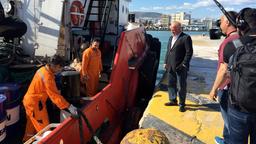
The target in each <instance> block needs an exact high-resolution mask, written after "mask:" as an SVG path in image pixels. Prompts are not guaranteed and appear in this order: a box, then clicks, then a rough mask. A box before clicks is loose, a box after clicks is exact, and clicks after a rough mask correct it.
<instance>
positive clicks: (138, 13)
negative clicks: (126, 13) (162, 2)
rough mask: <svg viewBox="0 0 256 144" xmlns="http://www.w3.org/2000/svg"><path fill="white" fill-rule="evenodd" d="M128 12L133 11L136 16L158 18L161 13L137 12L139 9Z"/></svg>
mask: <svg viewBox="0 0 256 144" xmlns="http://www.w3.org/2000/svg"><path fill="white" fill-rule="evenodd" d="M130 13H134V14H135V17H136V18H143V17H148V18H157V19H160V17H161V15H162V14H161V13H157V12H139V11H134V12H130Z"/></svg>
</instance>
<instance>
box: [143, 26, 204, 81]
mask: <svg viewBox="0 0 256 144" xmlns="http://www.w3.org/2000/svg"><path fill="white" fill-rule="evenodd" d="M147 33H148V34H151V35H152V36H153V37H156V38H158V39H159V41H160V42H161V54H160V55H161V56H160V62H159V67H158V72H157V80H156V84H158V83H159V81H160V80H161V78H162V76H163V74H164V72H165V69H164V67H163V64H164V59H165V55H166V51H167V44H168V40H169V38H170V36H171V32H170V31H147ZM184 33H186V34H189V35H191V36H193V35H208V32H207V31H200V32H198V31H185V32H184Z"/></svg>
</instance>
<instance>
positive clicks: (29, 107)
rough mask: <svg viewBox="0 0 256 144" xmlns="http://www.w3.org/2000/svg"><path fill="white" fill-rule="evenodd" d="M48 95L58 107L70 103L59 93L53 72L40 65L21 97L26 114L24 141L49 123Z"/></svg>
mask: <svg viewBox="0 0 256 144" xmlns="http://www.w3.org/2000/svg"><path fill="white" fill-rule="evenodd" d="M48 97H49V98H50V99H51V101H52V102H53V103H54V104H56V105H57V106H58V107H59V108H60V109H65V108H68V106H69V105H70V104H69V103H68V102H67V101H66V100H65V99H64V98H63V97H62V96H61V95H60V93H59V91H58V89H57V87H56V83H55V76H54V73H52V72H51V70H50V69H49V67H48V66H44V67H41V68H40V69H39V70H37V72H36V73H35V75H34V78H33V80H32V82H31V84H30V86H29V88H28V91H27V93H26V94H25V96H24V99H23V105H24V107H25V110H26V114H27V125H26V131H25V136H24V138H23V140H24V141H26V140H28V139H29V138H30V137H31V136H33V135H34V134H35V133H36V132H38V131H40V130H42V129H43V128H44V127H46V126H47V125H48V124H49V118H48V113H47V109H46V100H47V99H48Z"/></svg>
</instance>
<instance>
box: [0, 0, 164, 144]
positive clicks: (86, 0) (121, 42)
mask: <svg viewBox="0 0 256 144" xmlns="http://www.w3.org/2000/svg"><path fill="white" fill-rule="evenodd" d="M1 2H2V4H3V5H5V6H7V7H8V6H9V8H10V9H12V11H14V13H13V14H14V15H15V16H18V17H19V18H20V19H22V20H23V21H24V22H25V23H26V24H27V27H28V28H27V32H26V34H25V35H24V36H23V37H21V38H20V39H19V40H18V43H13V44H12V46H13V47H14V48H16V47H19V48H21V49H22V58H23V59H28V60H26V62H27V63H25V61H22V62H21V61H20V59H17V57H14V58H13V59H8V60H9V61H8V63H4V64H2V63H1V66H4V67H5V68H6V69H7V70H13V71H12V72H16V73H19V72H24V71H25V72H31V73H30V76H27V75H25V77H26V78H28V80H27V81H26V84H24V83H23V84H24V85H25V86H24V85H23V94H24V93H25V92H26V88H27V86H28V85H29V80H31V78H32V77H33V73H34V72H35V70H36V69H38V68H39V67H40V66H41V65H43V64H44V61H43V60H44V59H47V58H48V57H49V56H52V55H54V54H59V55H61V56H63V57H64V58H65V59H66V60H67V62H68V63H70V62H71V61H72V60H74V59H75V58H79V46H80V44H81V42H90V40H91V39H92V38H98V39H100V41H101V49H100V50H101V52H102V61H103V72H102V75H104V79H100V88H99V92H98V93H97V94H96V95H95V96H93V97H91V98H89V99H84V98H83V99H82V98H81V99H80V100H81V101H82V103H80V102H79V104H78V105H76V106H77V107H79V108H80V110H81V113H82V114H81V115H83V116H84V120H85V121H83V120H81V119H77V118H73V117H68V118H66V119H65V120H64V121H63V122H61V123H59V124H52V125H50V126H49V127H47V128H46V130H43V132H45V131H48V130H50V131H51V132H50V133H48V135H47V136H45V137H43V138H41V139H40V140H39V141H37V143H39V144H56V143H60V144H61V143H68V144H70V143H74V144H78V143H92V141H93V140H96V141H98V142H99V141H100V143H104V144H107V143H109V144H115V143H119V142H120V140H121V139H122V137H123V136H124V134H125V133H126V132H128V131H130V130H132V129H134V128H137V124H138V121H139V119H140V117H141V116H142V112H143V110H144V108H145V107H146V105H147V102H148V100H149V99H150V98H151V96H152V94H153V91H154V87H155V81H156V74H157V70H158V64H159V57H160V47H161V43H160V42H159V40H158V39H157V38H153V37H152V36H151V35H149V34H147V33H146V31H145V29H144V28H143V27H138V28H134V29H131V30H125V25H126V24H127V22H128V13H129V10H128V7H127V5H128V4H129V2H131V0H64V1H63V0H54V1H52V0H51V1H50V0H38V1H37V0H34V1H26V0H14V1H12V3H10V4H7V3H8V1H7V0H1ZM7 10H9V9H7ZM20 41H21V42H20ZM14 42H17V41H14ZM23 56H26V58H24V57H23ZM39 65H40V66H39ZM26 70H27V71H26ZM0 72H2V71H0ZM0 74H1V73H0ZM23 74H24V73H23ZM20 77H22V78H25V77H24V75H23V76H20ZM15 80H16V81H15V82H16V83H18V84H20V81H19V80H18V79H15ZM8 82H9V81H4V82H2V81H1V83H3V84H4V83H8ZM21 92H22V91H21ZM21 99H22V96H21ZM53 112H55V110H53ZM21 119H22V118H21ZM20 121H22V120H20ZM22 122H23V121H22ZM51 126H52V127H51ZM43 132H39V134H42V133H43ZM7 137H8V134H7ZM9 138H10V139H11V140H12V141H13V140H14V139H15V138H16V137H15V136H14V135H11V136H10V135H9ZM14 141H15V140H14ZM35 142H36V137H32V139H30V140H29V141H27V142H26V144H30V143H35ZM7 143H8V144H9V143H15V144H17V143H21V142H20V141H15V142H8V141H7Z"/></svg>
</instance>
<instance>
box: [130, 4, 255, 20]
mask: <svg viewBox="0 0 256 144" xmlns="http://www.w3.org/2000/svg"><path fill="white" fill-rule="evenodd" d="M218 1H219V2H220V3H221V4H222V5H223V6H224V7H225V9H226V10H234V11H239V10H241V9H242V8H244V7H253V8H256V0H218ZM129 8H130V11H144V12H159V13H164V14H170V13H176V12H187V13H191V15H192V18H204V17H208V18H218V17H219V16H220V15H222V13H221V11H220V10H219V9H218V7H217V6H216V5H215V3H214V2H213V0H132V2H131V3H130V6H129Z"/></svg>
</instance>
